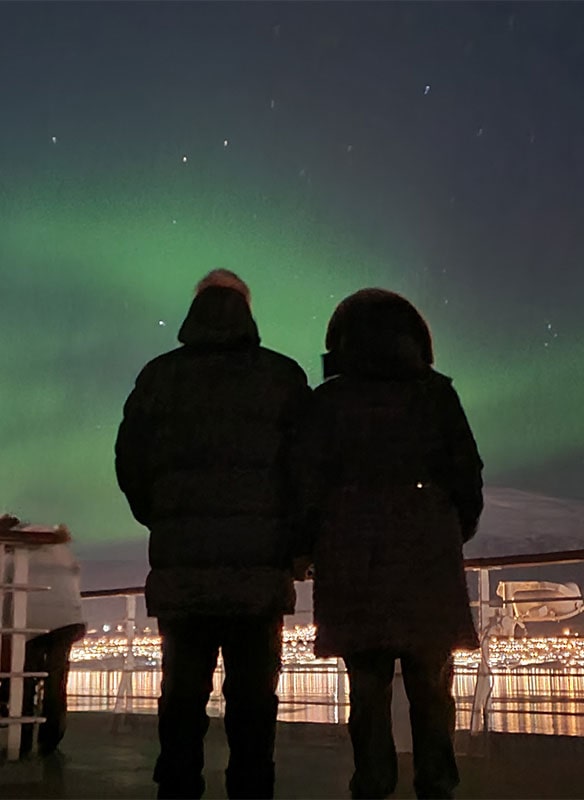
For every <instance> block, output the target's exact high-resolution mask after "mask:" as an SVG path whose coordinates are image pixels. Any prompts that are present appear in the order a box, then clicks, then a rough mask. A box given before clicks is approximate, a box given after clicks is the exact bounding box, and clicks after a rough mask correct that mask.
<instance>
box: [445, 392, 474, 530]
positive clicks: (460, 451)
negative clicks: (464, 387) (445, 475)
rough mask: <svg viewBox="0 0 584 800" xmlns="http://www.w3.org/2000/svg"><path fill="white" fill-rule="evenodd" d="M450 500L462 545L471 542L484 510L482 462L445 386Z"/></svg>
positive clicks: (458, 406) (460, 410)
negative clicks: (453, 506)
mask: <svg viewBox="0 0 584 800" xmlns="http://www.w3.org/2000/svg"><path fill="white" fill-rule="evenodd" d="M443 412H444V422H445V434H446V446H447V450H448V456H449V459H448V460H449V473H450V475H449V478H450V480H449V485H450V490H451V498H452V501H453V503H454V505H455V506H456V509H457V511H458V516H459V518H460V524H461V528H462V538H463V541H465V542H467V541H468V540H469V539H471V538H472V537H473V536H474V535H475V533H476V531H477V527H478V523H479V518H480V515H481V512H482V510H483V479H482V469H483V462H482V460H481V457H480V456H479V452H478V449H477V445H476V442H475V439H474V436H473V433H472V431H471V428H470V425H469V424H468V420H467V418H466V414H465V413H464V409H463V408H462V405H461V402H460V399H459V397H458V394H457V392H456V390H455V389H454V387H453V386H452V384H450V383H449V384H448V387H447V391H446V392H445V397H444V408H443Z"/></svg>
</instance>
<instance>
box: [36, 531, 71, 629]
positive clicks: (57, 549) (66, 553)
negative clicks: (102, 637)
mask: <svg viewBox="0 0 584 800" xmlns="http://www.w3.org/2000/svg"><path fill="white" fill-rule="evenodd" d="M28 582H29V584H30V585H31V586H36V587H44V588H45V589H48V591H36V592H35V591H33V592H29V594H28V596H27V627H29V628H36V629H43V628H44V629H46V630H47V631H54V630H56V629H58V628H64V627H67V626H69V625H83V624H84V616H83V605H82V601H81V591H80V567H79V563H78V561H77V559H76V558H75V556H74V554H73V552H72V550H71V548H70V547H69V545H68V544H46V545H41V546H40V547H34V548H31V549H30V555H29V577H28Z"/></svg>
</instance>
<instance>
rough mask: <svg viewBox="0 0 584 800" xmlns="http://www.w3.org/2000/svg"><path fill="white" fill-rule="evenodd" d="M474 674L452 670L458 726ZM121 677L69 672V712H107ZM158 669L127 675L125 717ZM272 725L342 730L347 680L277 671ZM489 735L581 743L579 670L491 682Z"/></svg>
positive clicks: (303, 670)
mask: <svg viewBox="0 0 584 800" xmlns="http://www.w3.org/2000/svg"><path fill="white" fill-rule="evenodd" d="M475 676H476V673H475V672H474V671H473V670H467V669H459V670H457V672H456V676H455V683H454V693H455V697H456V704H457V727H459V728H466V729H468V728H469V725H470V712H471V707H472V697H473V692H474V685H475ZM121 677H122V671H121V670H120V669H113V670H112V669H84V668H79V667H77V668H74V669H72V670H71V672H70V675H69V684H68V691H69V708H70V709H71V710H72V711H75V710H77V711H112V710H113V709H114V706H115V701H116V696H117V692H118V688H119V685H120V680H121ZM160 679H161V672H160V670H159V669H137V670H135V671H134V672H133V673H132V674H131V690H130V694H131V695H132V696H131V697H127V698H126V699H125V700H124V707H125V708H126V710H127V711H132V712H136V713H150V714H155V713H156V710H157V702H156V701H157V697H158V694H159V688H160ZM222 680H223V676H222V673H221V670H220V669H218V670H217V672H216V673H215V676H214V681H213V694H212V695H211V700H210V702H209V709H208V710H209V714H210V715H211V716H220V715H221V714H222V713H223V710H224V703H223V697H222V695H221V683H222ZM278 693H279V696H280V707H279V713H278V718H279V719H280V720H285V721H296V722H329V723H331V722H332V723H339V722H340V723H343V722H346V721H347V716H348V681H347V678H346V675H345V673H344V671H341V670H338V669H337V666H336V664H334V663H328V664H317V665H301V666H299V665H295V666H294V667H287V668H284V670H283V672H282V675H281V677H280V684H279V688H278ZM490 727H491V730H494V731H500V732H509V733H539V734H562V735H568V736H584V670H582V668H579V667H574V668H570V667H562V668H561V669H555V668H549V667H528V668H526V667H520V668H517V669H504V670H497V671H496V673H495V675H494V686H493V704H492V714H491V719H490Z"/></svg>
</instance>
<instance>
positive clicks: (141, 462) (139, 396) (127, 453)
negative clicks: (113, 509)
mask: <svg viewBox="0 0 584 800" xmlns="http://www.w3.org/2000/svg"><path fill="white" fill-rule="evenodd" d="M153 414H154V394H153V391H152V377H151V370H150V367H149V365H147V366H146V367H145V368H144V369H143V370H142V372H141V373H140V375H139V376H138V378H137V380H136V385H135V387H134V389H133V390H132V392H131V393H130V395H129V397H128V399H127V400H126V402H125V404H124V414H123V419H122V422H121V424H120V427H119V430H118V435H117V439H116V444H115V467H116V476H117V479H118V484H119V487H120V489H121V490H122V492H123V493H124V494H125V495H126V499H127V501H128V503H129V505H130V509H131V511H132V514H133V515H134V517H135V518H136V520H137V521H138V522H140V523H142V525H146V526H147V525H148V522H149V518H150V513H149V510H150V504H151V490H152V470H151V466H150V465H151V460H152V459H151V448H152V446H153V437H152V433H153Z"/></svg>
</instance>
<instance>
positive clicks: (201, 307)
mask: <svg viewBox="0 0 584 800" xmlns="http://www.w3.org/2000/svg"><path fill="white" fill-rule="evenodd" d="M178 340H179V342H181V343H182V344H185V345H187V346H189V347H196V348H232V347H246V346H248V347H254V346H258V345H259V343H260V337H259V333H258V329H257V325H256V323H255V321H254V318H253V317H252V315H251V311H250V308H249V306H248V304H247V301H246V299H245V297H244V296H243V295H242V294H241V293H240V292H238V291H237V290H235V289H229V288H226V287H224V286H210V287H208V288H207V289H204V290H203V291H202V292H200V294H198V295H197V296H196V297H195V299H194V300H193V302H192V303H191V307H190V309H189V311H188V314H187V316H186V318H185V320H184V322H183V324H182V325H181V328H180V331H179V333H178Z"/></svg>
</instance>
